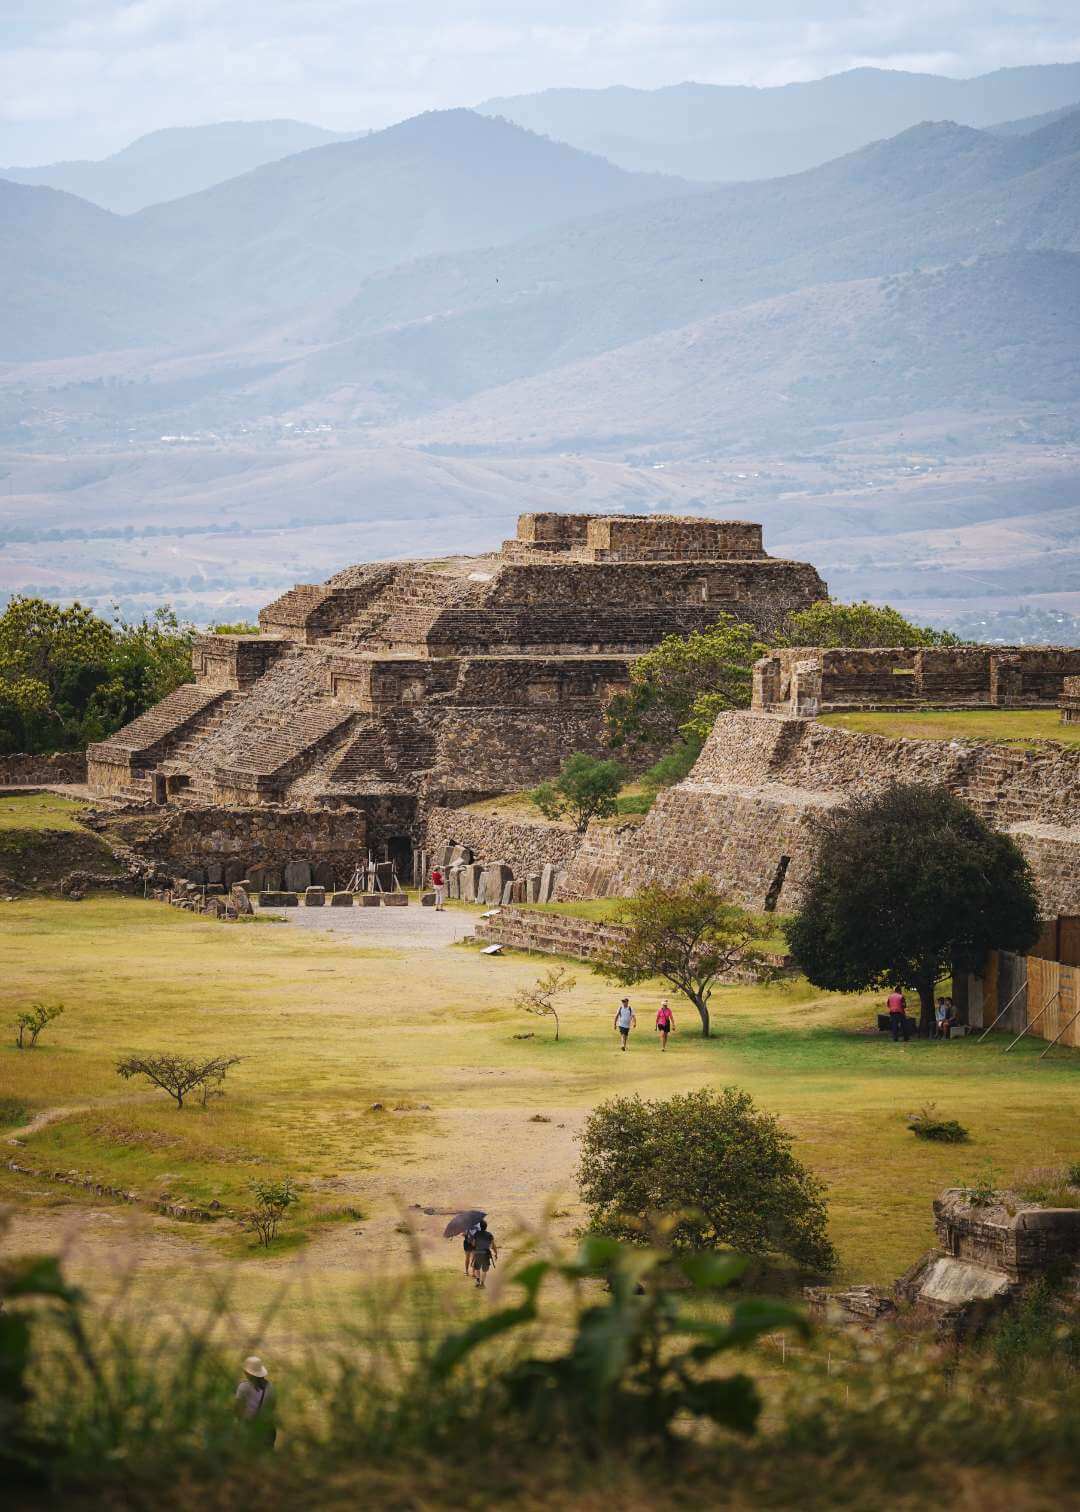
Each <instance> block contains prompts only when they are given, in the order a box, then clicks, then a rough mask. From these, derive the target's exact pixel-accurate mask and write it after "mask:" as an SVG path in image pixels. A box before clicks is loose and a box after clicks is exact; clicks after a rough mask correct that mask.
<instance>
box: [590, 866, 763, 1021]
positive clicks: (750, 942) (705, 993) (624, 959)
mask: <svg viewBox="0 0 1080 1512" xmlns="http://www.w3.org/2000/svg"><path fill="white" fill-rule="evenodd" d="M618 919H619V923H621V924H623V925H625V926H626V930H627V933H626V938H625V939H624V940H623V941H622V942H621V943H619V944H617V945H614V946H612V947H611V954H610V955H609V956H608V957H607V959H606V960H604V961H601V962H599V963H598V964H597V970H599V971H600V972H602V973H603V974H604V975H605V976H608V977H613V978H614V979H615V981H617V982H621V983H623V985H624V986H629V985H630V984H632V983H634V982H644V981H647V980H648V979H649V978H650V977H663V979H664V981H665V982H670V983H671V985H672V987H674V988H675V990H676V992H681V993H682V995H683V996H684V997H686V998H688V999H689V1000H690V1002H691V1003H693V1005H694V1007H695V1008H696V1009H697V1011H698V1017H699V1018H700V1019H701V1032H702V1034H703V1035H704V1036H705V1037H706V1038H707V1037H708V1036H709V1034H710V1033H711V1032H712V1021H711V1017H710V1014H709V1001H710V999H711V997H712V994H713V988H714V987H715V985H716V983H717V980H718V979H719V978H720V977H721V976H722V975H724V974H725V973H727V972H729V971H731V970H732V969H733V968H734V967H736V966H759V965H761V963H762V961H763V957H762V953H761V950H760V948H759V942H760V941H761V940H763V939H765V937H766V936H767V935H768V934H769V933H770V925H769V924H768V923H766V922H764V921H762V920H761V919H756V918H754V916H753V915H752V914H748V913H745V912H744V911H743V910H742V909H741V908H739V907H737V906H736V905H735V904H734V903H729V902H727V900H726V899H725V898H724V896H723V894H722V893H721V892H719V891H718V890H717V889H716V887H715V886H714V885H713V883H712V882H710V880H709V878H708V877H697V878H695V879H694V880H693V881H692V882H688V883H686V884H685V886H682V887H663V886H661V885H660V884H659V883H652V884H650V885H649V886H647V887H643V888H641V889H640V891H639V892H638V893H636V894H635V896H634V897H632V898H628V899H627V900H626V902H625V903H624V904H623V905H622V907H621V908H620V909H619V913H618Z"/></svg>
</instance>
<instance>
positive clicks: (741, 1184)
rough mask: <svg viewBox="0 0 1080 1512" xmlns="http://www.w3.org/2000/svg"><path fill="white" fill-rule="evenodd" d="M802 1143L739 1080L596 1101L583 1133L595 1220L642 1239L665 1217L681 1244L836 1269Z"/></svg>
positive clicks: (582, 1182) (582, 1178)
mask: <svg viewBox="0 0 1080 1512" xmlns="http://www.w3.org/2000/svg"><path fill="white" fill-rule="evenodd" d="M792 1143H793V1139H792V1136H791V1135H790V1134H789V1133H787V1132H786V1131H785V1130H784V1129H782V1128H781V1127H780V1125H779V1124H778V1123H777V1121H776V1119H775V1118H774V1117H773V1116H772V1115H771V1114H769V1113H765V1112H763V1111H762V1110H760V1109H759V1108H757V1107H755V1105H754V1101H753V1099H752V1098H751V1097H750V1095H749V1093H747V1092H743V1091H741V1090H740V1089H739V1088H738V1087H725V1088H724V1089H723V1091H722V1092H714V1091H713V1090H711V1089H710V1088H707V1087H706V1088H702V1089H701V1090H700V1091H698V1092H684V1093H679V1094H676V1096H674V1097H669V1098H666V1099H663V1100H656V1101H644V1100H643V1099H642V1098H641V1097H638V1096H635V1097H614V1098H612V1099H611V1100H610V1101H609V1102H605V1103H601V1104H600V1105H599V1107H597V1108H594V1109H593V1111H592V1113H590V1115H589V1117H588V1118H587V1120H586V1122H585V1128H584V1130H583V1131H582V1135H581V1163H580V1166H579V1170H578V1184H579V1186H580V1189H581V1195H582V1198H583V1200H584V1202H585V1205H586V1209H587V1212H588V1225H589V1228H590V1229H591V1230H592V1231H593V1232H596V1233H601V1234H607V1235H610V1236H611V1237H613V1238H616V1239H637V1240H638V1241H639V1242H640V1241H641V1239H642V1238H643V1237H644V1236H645V1234H646V1233H647V1230H648V1226H649V1225H650V1224H652V1223H656V1222H658V1221H659V1222H661V1223H666V1224H668V1225H670V1234H669V1238H670V1242H671V1244H672V1246H673V1247H674V1248H675V1249H693V1250H702V1249H716V1248H717V1247H718V1246H721V1245H725V1246H730V1247H731V1248H732V1249H735V1250H738V1251H740V1252H741V1253H742V1254H745V1255H767V1254H783V1255H789V1256H790V1257H791V1258H792V1259H794V1260H796V1261H797V1262H798V1263H799V1264H800V1265H805V1266H807V1267H808V1268H810V1269H812V1270H815V1271H824V1270H829V1269H831V1267H832V1266H833V1264H834V1263H835V1259H836V1256H835V1252H834V1250H833V1247H832V1245H831V1244H830V1242H829V1238H828V1232H827V1215H826V1210H825V1200H824V1195H823V1191H822V1187H821V1183H820V1182H819V1181H818V1180H817V1179H816V1178H815V1177H814V1176H813V1175H811V1173H810V1172H809V1171H808V1170H807V1169H806V1168H805V1166H803V1165H802V1164H801V1162H800V1161H799V1160H797V1159H796V1157H795V1155H794V1154H793V1153H792Z"/></svg>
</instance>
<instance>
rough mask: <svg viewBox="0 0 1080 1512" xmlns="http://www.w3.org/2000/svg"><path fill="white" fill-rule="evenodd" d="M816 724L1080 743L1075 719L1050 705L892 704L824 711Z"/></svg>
mask: <svg viewBox="0 0 1080 1512" xmlns="http://www.w3.org/2000/svg"><path fill="white" fill-rule="evenodd" d="M821 722H822V724H827V725H835V726H836V727H837V728H839V729H842V730H858V731H860V732H861V733H862V734H864V735H888V736H891V737H892V738H893V739H907V740H991V741H1003V742H1005V743H1007V744H1009V745H1030V744H1031V743H1032V742H1033V741H1037V740H1059V741H1061V742H1062V743H1063V744H1065V745H1080V725H1064V724H1062V723H1061V719H1060V717H1059V715H1058V712H1057V710H1056V709H910V710H909V709H892V710H876V711H873V710H872V711H866V712H859V713H853V714H824V715H823V716H822V720H821Z"/></svg>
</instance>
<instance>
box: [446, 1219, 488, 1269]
mask: <svg viewBox="0 0 1080 1512" xmlns="http://www.w3.org/2000/svg"><path fill="white" fill-rule="evenodd" d="M486 1216H487V1215H486V1214H485V1213H484V1212H483V1210H482V1209H481V1208H466V1209H465V1211H464V1212H462V1213H457V1214H455V1216H454V1217H453V1218H451V1220H450V1222H449V1223H448V1224H447V1225H446V1227H445V1228H444V1229H443V1238H444V1239H456V1238H457V1236H458V1235H459V1234H460V1235H461V1237H462V1249H464V1251H465V1275H466V1277H468V1275H469V1271H470V1270H471V1268H472V1257H473V1250H474V1248H475V1240H476V1235H477V1233H478V1231H479V1229H480V1225H481V1224H482V1223H483V1221H484V1218H485V1217H486Z"/></svg>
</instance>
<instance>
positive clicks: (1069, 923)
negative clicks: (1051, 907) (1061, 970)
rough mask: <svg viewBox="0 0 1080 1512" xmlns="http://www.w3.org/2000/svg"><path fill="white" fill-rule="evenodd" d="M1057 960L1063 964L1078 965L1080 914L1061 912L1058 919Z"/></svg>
mask: <svg viewBox="0 0 1080 1512" xmlns="http://www.w3.org/2000/svg"><path fill="white" fill-rule="evenodd" d="M1058 960H1059V961H1060V962H1061V964H1062V965H1063V966H1080V916H1078V915H1077V914H1062V916H1061V918H1060V919H1059V920H1058Z"/></svg>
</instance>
